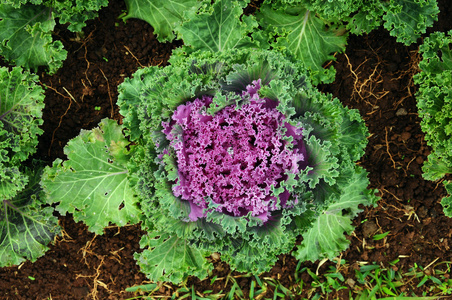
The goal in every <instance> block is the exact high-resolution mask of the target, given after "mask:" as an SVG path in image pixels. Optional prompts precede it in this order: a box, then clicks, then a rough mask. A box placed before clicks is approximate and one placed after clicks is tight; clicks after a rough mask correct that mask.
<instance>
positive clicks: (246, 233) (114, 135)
mask: <svg viewBox="0 0 452 300" xmlns="http://www.w3.org/2000/svg"><path fill="white" fill-rule="evenodd" d="M119 92H120V95H119V100H118V103H119V106H120V112H121V114H122V115H123V116H124V119H123V125H122V126H120V125H117V124H116V123H115V122H114V121H111V120H110V121H108V120H104V121H102V123H101V125H100V127H99V128H97V129H94V130H92V131H83V132H82V134H81V135H80V136H79V137H77V138H75V139H74V140H73V141H71V142H70V143H69V144H68V146H67V147H66V148H65V153H66V154H67V155H68V158H69V160H67V161H65V162H62V161H61V160H58V161H56V162H55V163H54V165H53V167H51V168H46V171H45V174H44V176H43V181H42V184H43V187H44V189H45V191H46V193H47V195H48V202H49V203H57V202H60V204H59V205H58V206H57V210H59V211H60V212H61V213H63V214H64V213H65V212H72V213H74V215H75V217H76V219H77V220H83V221H84V222H85V223H86V224H87V225H88V226H89V228H90V230H94V231H95V232H96V233H102V227H105V226H106V225H108V223H109V222H112V223H115V224H119V225H124V224H125V222H130V223H134V222H137V221H138V220H141V221H142V227H143V229H144V230H145V231H146V232H147V234H146V235H145V236H143V238H142V240H141V243H140V244H141V247H142V248H144V250H143V252H141V253H137V254H136V259H137V261H138V264H139V265H140V266H141V268H142V271H143V272H144V273H145V274H146V275H147V276H148V277H149V278H150V279H151V280H153V281H161V280H164V281H172V282H180V281H181V280H183V279H184V278H186V276H188V275H195V276H198V277H200V278H204V277H206V276H207V275H208V272H209V270H211V268H212V265H211V264H210V263H209V259H208V257H209V256H210V255H212V253H214V252H218V253H220V254H221V258H222V260H224V261H226V262H227V263H229V264H230V265H231V267H232V268H233V269H235V270H238V271H252V272H254V273H256V274H257V273H260V272H264V271H267V270H269V269H270V268H271V266H272V265H273V264H274V263H275V262H276V260H277V256H278V255H279V254H283V253H290V252H291V251H292V250H293V248H294V247H295V242H296V239H297V238H298V237H299V236H302V237H303V241H302V243H301V244H300V245H299V246H297V247H296V248H295V250H294V251H293V252H292V253H293V255H295V257H296V258H297V259H300V260H303V261H305V260H311V261H315V260H317V259H323V258H333V257H334V256H336V255H337V254H338V253H339V252H340V251H342V250H344V249H346V248H347V246H348V244H349V242H348V240H347V239H346V237H345V235H344V234H350V233H351V232H352V231H353V229H354V227H353V225H352V219H353V218H354V217H355V216H356V214H357V213H359V212H360V211H361V209H360V208H359V207H358V206H359V205H360V204H363V205H373V204H375V202H376V200H377V197H376V196H375V195H374V191H372V190H368V189H367V186H368V184H369V181H368V179H367V172H366V171H365V170H364V169H363V168H362V167H360V166H358V165H356V163H355V162H356V161H357V160H358V159H359V158H360V157H361V156H362V155H363V153H364V148H365V146H366V144H367V139H366V137H367V135H368V132H367V129H366V127H365V125H364V122H363V121H362V119H361V116H360V115H359V113H358V112H357V111H356V110H352V109H348V108H345V107H344V106H342V104H341V103H340V101H339V100H338V99H333V98H332V97H331V96H328V95H325V94H322V93H320V92H319V91H318V90H317V89H316V88H314V87H313V86H312V84H311V83H310V80H309V78H308V77H307V76H306V70H305V69H304V68H301V67H300V65H298V64H295V63H293V62H292V61H291V60H290V59H289V58H287V57H285V56H283V55H282V54H280V53H277V52H272V51H266V50H258V49H230V50H225V51H222V52H216V53H214V52H209V51H200V52H195V53H192V54H191V55H190V56H188V57H187V58H182V57H178V58H177V60H176V61H174V62H173V63H172V64H171V65H169V66H167V67H165V68H160V67H148V68H144V69H140V70H138V71H137V72H136V73H135V74H134V76H133V77H132V78H130V79H126V80H125V82H124V83H123V84H122V85H121V86H120V88H119ZM123 129H124V130H125V131H124V132H125V134H126V136H127V137H128V140H129V141H130V142H127V140H126V139H125V137H124V136H123V135H122V133H121V130H123ZM119 215H121V217H118V218H115V217H114V216H119Z"/></svg>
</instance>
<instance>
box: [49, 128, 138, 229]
mask: <svg viewBox="0 0 452 300" xmlns="http://www.w3.org/2000/svg"><path fill="white" fill-rule="evenodd" d="M128 144H129V142H128V141H127V140H126V139H125V138H124V135H123V134H122V127H121V126H119V125H117V124H116V122H115V121H113V120H108V119H104V120H102V122H101V123H100V124H99V127H98V128H95V129H93V130H90V131H87V130H82V131H81V133H80V135H79V136H77V137H75V138H74V139H72V140H71V141H69V143H68V145H67V146H66V147H65V148H64V152H65V154H66V155H67V157H68V160H67V161H65V162H61V160H60V159H57V160H56V161H55V162H54V164H53V166H52V167H51V168H49V167H47V168H46V169H45V173H44V175H43V179H42V185H43V187H44V190H45V192H46V193H47V201H48V203H59V204H58V206H57V207H56V209H57V210H58V211H59V212H60V213H61V214H63V215H65V214H66V213H67V212H69V213H72V214H73V215H74V219H75V220H76V221H80V220H82V221H83V222H84V223H85V224H86V225H88V227H89V229H90V230H91V231H94V232H95V233H96V234H102V232H103V229H104V227H106V226H108V225H109V223H110V222H111V223H114V224H116V225H119V226H123V225H126V224H127V223H137V222H138V221H139V215H140V214H141V212H140V210H139V209H138V208H137V198H136V196H135V194H134V192H133V190H132V188H131V187H130V185H129V182H128V170H127V163H128V161H129V158H130V156H131V154H130V152H129V151H128V150H127V148H126V147H127V146H128Z"/></svg>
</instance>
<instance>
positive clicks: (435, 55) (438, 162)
mask: <svg viewBox="0 0 452 300" xmlns="http://www.w3.org/2000/svg"><path fill="white" fill-rule="evenodd" d="M451 45H452V31H449V32H448V33H447V34H446V33H444V32H435V33H433V34H431V35H430V36H429V37H427V38H425V40H424V42H423V44H422V45H421V46H420V47H419V52H420V53H421V54H422V61H421V62H420V63H419V68H420V69H421V72H420V73H418V74H416V75H415V77H414V82H415V83H416V84H418V85H419V91H418V92H417V94H416V100H417V106H418V109H419V116H420V117H421V120H422V121H421V128H422V131H423V132H424V133H425V140H426V141H427V144H428V145H429V146H430V147H432V152H431V153H430V155H429V156H428V160H427V161H426V162H425V163H424V166H423V168H422V170H423V171H424V174H423V177H424V178H425V179H428V180H439V179H442V178H444V177H445V176H446V175H450V174H452V50H451ZM444 184H445V187H446V190H447V192H448V193H449V194H452V182H450V181H444ZM441 203H442V205H443V206H444V212H445V214H446V215H447V216H449V217H452V196H449V197H446V198H444V199H443V200H442V201H441Z"/></svg>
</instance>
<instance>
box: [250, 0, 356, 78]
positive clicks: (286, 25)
mask: <svg viewBox="0 0 452 300" xmlns="http://www.w3.org/2000/svg"><path fill="white" fill-rule="evenodd" d="M257 18H258V21H259V24H260V25H261V26H262V27H263V28H264V29H265V31H266V32H267V34H268V35H269V36H271V37H272V36H276V37H277V39H276V42H271V43H270V44H271V45H272V47H273V48H275V49H287V50H288V51H289V53H291V54H292V55H293V56H294V57H295V58H296V59H297V60H299V61H300V63H302V64H303V65H304V66H305V67H306V68H308V69H310V70H311V71H312V72H313V73H312V74H311V77H312V79H313V83H314V84H316V83H318V82H321V81H327V80H332V78H333V76H331V74H332V73H331V72H333V69H332V68H330V70H329V71H327V70H325V69H323V68H322V65H323V64H324V63H325V62H327V61H330V60H334V59H335V58H334V56H333V55H332V53H334V52H338V51H339V52H343V51H344V50H345V45H346V42H347V34H346V32H345V29H344V28H343V27H342V26H336V25H334V24H328V25H329V26H328V29H327V24H326V23H325V22H324V21H322V20H321V19H319V18H318V17H316V16H315V13H314V12H311V11H309V10H307V9H306V8H303V7H302V6H296V7H291V8H288V9H286V10H284V9H281V8H279V9H274V8H273V7H271V6H270V5H264V6H262V7H261V8H260V10H259V12H258V13H257ZM272 39H273V38H272ZM328 73H329V75H328Z"/></svg>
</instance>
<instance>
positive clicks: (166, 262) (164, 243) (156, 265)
mask: <svg viewBox="0 0 452 300" xmlns="http://www.w3.org/2000/svg"><path fill="white" fill-rule="evenodd" d="M140 246H141V247H142V248H144V247H146V246H147V247H149V248H148V249H146V250H144V251H143V252H142V253H136V254H135V259H136V260H137V262H138V265H140V267H141V271H142V272H143V273H145V274H146V275H147V277H148V278H149V279H150V280H152V281H171V282H173V283H176V284H177V283H179V282H181V281H182V280H184V279H185V278H186V277H187V276H188V275H194V276H197V277H199V278H201V279H202V278H205V277H207V275H208V273H207V272H208V271H209V269H211V267H212V266H211V265H210V264H209V262H208V261H207V260H206V258H205V256H206V255H205V254H203V253H202V252H201V251H199V250H198V249H196V248H194V247H191V246H190V245H189V244H188V241H187V240H184V239H180V238H178V237H177V236H168V235H167V234H165V233H162V232H160V233H159V232H154V233H151V234H149V235H148V236H144V237H143V238H142V239H141V242H140Z"/></svg>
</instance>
